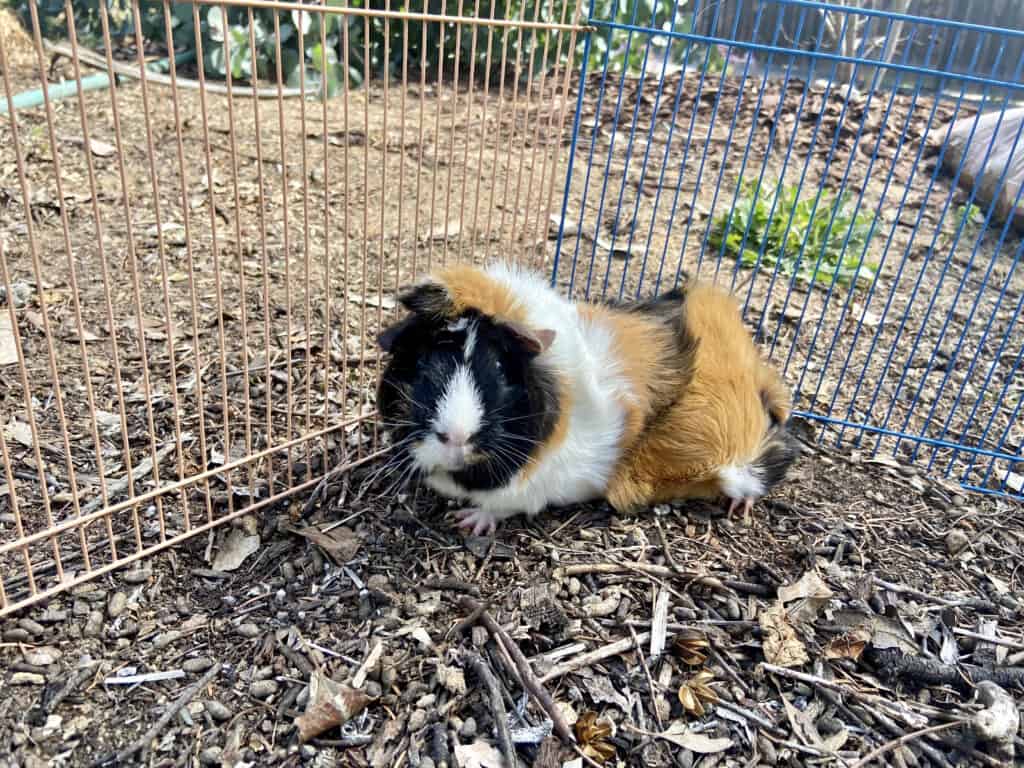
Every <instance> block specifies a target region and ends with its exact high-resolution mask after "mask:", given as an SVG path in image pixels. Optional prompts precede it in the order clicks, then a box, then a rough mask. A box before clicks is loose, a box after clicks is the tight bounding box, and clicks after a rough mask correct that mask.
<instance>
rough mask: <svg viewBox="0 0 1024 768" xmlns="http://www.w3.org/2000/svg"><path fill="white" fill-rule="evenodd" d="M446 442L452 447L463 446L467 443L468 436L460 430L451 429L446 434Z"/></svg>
mask: <svg viewBox="0 0 1024 768" xmlns="http://www.w3.org/2000/svg"><path fill="white" fill-rule="evenodd" d="M448 440H449V441H450V442H451V444H452V445H455V446H463V445H465V444H466V443H467V442H469V435H467V434H466V433H465V432H464V431H463V430H461V429H453V430H452V431H451V432H449V433H448Z"/></svg>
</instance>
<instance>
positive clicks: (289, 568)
mask: <svg viewBox="0 0 1024 768" xmlns="http://www.w3.org/2000/svg"><path fill="white" fill-rule="evenodd" d="M281 575H282V576H284V577H285V578H286V579H288V581H293V580H294V579H295V566H294V565H292V564H291V563H290V562H285V564H284V565H282V566H281Z"/></svg>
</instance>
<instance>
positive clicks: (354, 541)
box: [291, 525, 363, 564]
mask: <svg viewBox="0 0 1024 768" xmlns="http://www.w3.org/2000/svg"><path fill="white" fill-rule="evenodd" d="M291 531H292V533H297V534H298V535H299V536H302V537H304V538H307V539H309V540H310V541H311V542H313V543H314V544H316V545H317V546H318V547H319V548H320V549H322V550H323V551H324V553H325V554H326V555H327V556H328V557H330V558H331V559H332V560H334V562H336V563H338V564H341V563H347V562H348V561H350V560H351V559H352V558H353V557H355V556H356V553H357V552H358V551H359V548H360V547H361V546H362V544H363V542H362V541H361V540H360V539H359V537H358V536H356V534H355V531H353V530H352V529H351V528H347V527H345V526H340V527H338V528H333V529H332V530H330V531H321V530H320V529H319V528H317V527H316V526H312V525H310V526H307V527H305V528H292V529H291Z"/></svg>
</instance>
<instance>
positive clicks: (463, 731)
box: [459, 717, 476, 741]
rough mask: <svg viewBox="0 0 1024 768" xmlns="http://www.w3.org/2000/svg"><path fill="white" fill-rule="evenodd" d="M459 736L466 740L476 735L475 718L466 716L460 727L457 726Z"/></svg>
mask: <svg viewBox="0 0 1024 768" xmlns="http://www.w3.org/2000/svg"><path fill="white" fill-rule="evenodd" d="M459 736H461V737H462V738H464V739H466V740H467V741H468V740H470V739H472V738H473V737H474V736H476V720H475V719H473V718H472V717H467V718H466V721H465V722H464V723H463V724H462V727H461V728H459Z"/></svg>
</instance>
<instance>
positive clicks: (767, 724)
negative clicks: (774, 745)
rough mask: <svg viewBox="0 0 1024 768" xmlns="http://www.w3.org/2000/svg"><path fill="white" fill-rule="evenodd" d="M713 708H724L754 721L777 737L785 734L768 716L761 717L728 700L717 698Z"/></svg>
mask: <svg viewBox="0 0 1024 768" xmlns="http://www.w3.org/2000/svg"><path fill="white" fill-rule="evenodd" d="M715 709H726V710H728V711H729V712H732V713H734V714H736V715H739V716H740V717H742V718H745V719H747V720H749V721H750V722H752V723H756V724H757V725H759V726H761V727H762V728H764V729H765V730H766V731H768V732H769V733H771V734H774V735H775V736H778V737H779V738H783V737H785V735H786V732H785V731H784V730H782V729H781V728H779V727H778V726H777V725H775V723H773V722H772V721H771V720H769V719H768V718H766V717H762V716H761V715H759V714H757V712H754V711H753V710H750V709H746V708H744V707H741V706H739V705H737V704H733V703H732V702H730V701H722V700H719V701H717V702H715Z"/></svg>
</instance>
